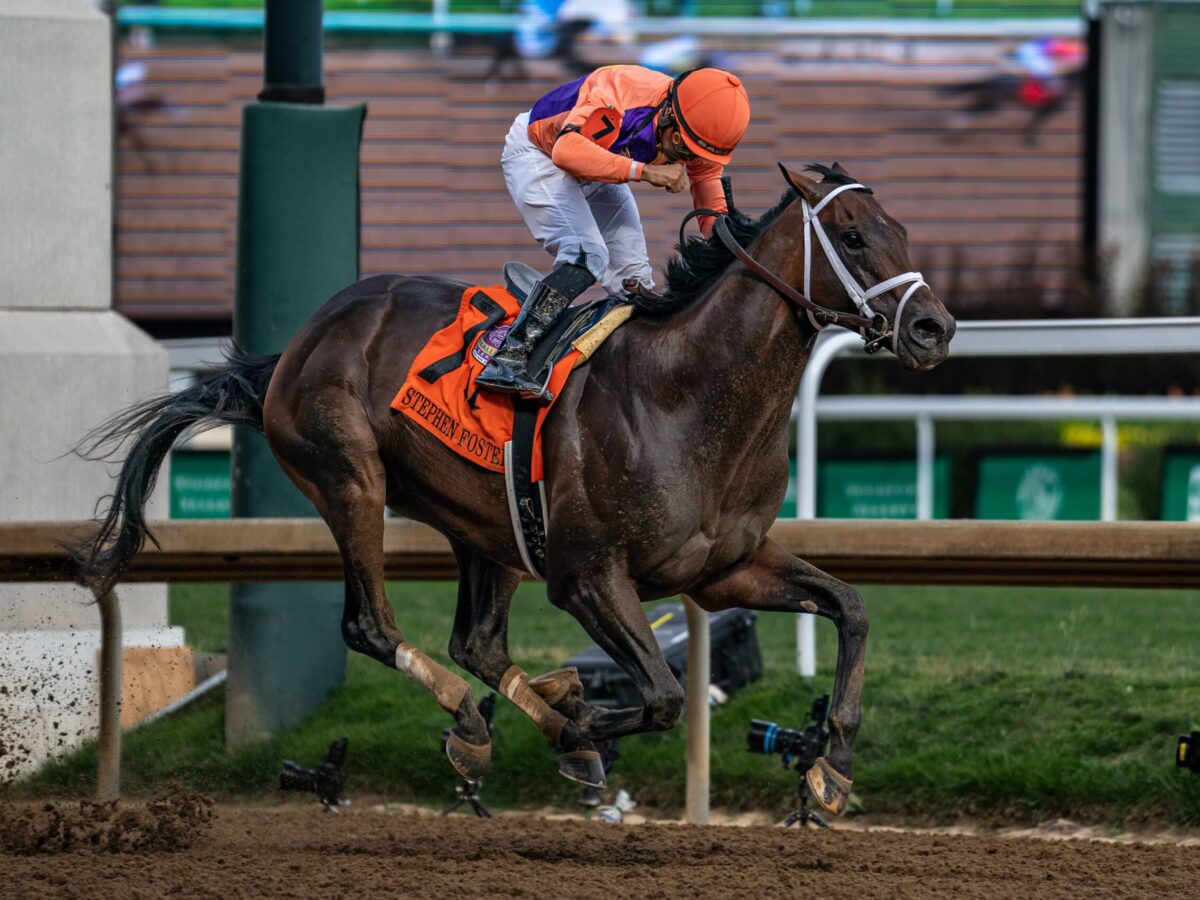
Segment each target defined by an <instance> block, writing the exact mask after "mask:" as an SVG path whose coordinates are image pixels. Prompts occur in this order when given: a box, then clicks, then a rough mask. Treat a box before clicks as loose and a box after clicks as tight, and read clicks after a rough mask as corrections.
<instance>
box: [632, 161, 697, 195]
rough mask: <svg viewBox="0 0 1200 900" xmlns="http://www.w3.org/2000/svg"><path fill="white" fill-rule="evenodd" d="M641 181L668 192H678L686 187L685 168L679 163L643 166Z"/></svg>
mask: <svg viewBox="0 0 1200 900" xmlns="http://www.w3.org/2000/svg"><path fill="white" fill-rule="evenodd" d="M642 181H646V182H649V183H650V184H652V185H654V186H655V187H661V188H666V189H667V191H668V192H669V193H672V194H678V193H679V192H680V191H683V190H686V189H687V186H688V176H687V169H685V168H684V167H683V166H682V165H680V164H679V163H675V164H674V165H669V166H643V167H642Z"/></svg>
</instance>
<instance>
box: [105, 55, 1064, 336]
mask: <svg viewBox="0 0 1200 900" xmlns="http://www.w3.org/2000/svg"><path fill="white" fill-rule="evenodd" d="M1000 51H1001V46H1000V44H999V42H998V41H994V40H992V39H990V38H986V37H984V38H978V39H964V38H954V39H934V38H928V39H917V38H905V39H895V40H890V41H880V40H873V41H870V42H866V43H864V41H863V40H862V39H858V40H855V41H835V40H830V39H816V38H814V39H811V40H803V39H800V40H788V41H786V42H780V43H778V44H776V45H772V46H763V45H761V44H760V45H753V46H746V47H743V48H742V49H741V50H735V51H730V52H729V53H728V54H727V56H726V57H725V58H726V60H727V63H728V64H729V65H730V67H732V68H734V69H735V70H736V71H738V72H739V74H741V75H743V77H744V79H745V81H746V85H747V88H748V90H749V92H750V96H751V99H752V106H753V122H752V125H751V128H750V131H749V133H748V134H747V136H746V139H745V141H744V142H743V144H742V146H741V147H740V148H739V150H738V153H737V156H736V159H735V165H734V166H733V167H732V169H731V173H732V174H733V176H734V188H735V193H736V199H737V201H738V204H739V206H741V207H742V209H743V210H745V211H746V212H748V213H751V214H756V213H758V212H761V211H762V210H764V209H766V208H768V207H769V206H770V205H772V204H773V203H774V202H775V201H776V200H777V199H778V197H779V195H780V193H781V191H782V189H783V186H784V185H783V182H782V180H781V178H780V176H779V174H778V171H777V169H776V167H775V163H776V161H777V160H782V161H785V162H787V163H789V164H791V165H792V166H794V167H800V166H802V165H803V164H804V163H805V162H806V161H814V160H815V161H821V162H826V163H828V162H832V161H833V160H835V159H836V160H838V161H840V162H841V163H842V164H843V165H844V166H846V167H847V168H848V169H849V170H850V171H851V172H852V173H853V174H854V175H855V176H856V177H858V178H859V179H861V180H862V181H864V182H866V183H868V184H870V185H872V186H873V187H874V188H875V190H876V193H877V195H878V196H879V199H880V200H881V201H882V202H883V204H884V205H885V206H886V208H887V209H888V211H889V212H890V213H892V214H893V215H894V216H895V217H896V218H897V219H899V220H900V221H902V222H904V223H905V224H906V226H907V227H908V230H909V235H910V244H911V247H912V256H913V262H914V263H915V264H916V265H917V267H918V268H920V269H921V270H922V271H924V272H925V274H926V276H927V277H928V278H929V280H930V281H931V282H932V283H933V285H934V287H935V289H937V290H938V291H939V293H940V294H941V295H942V296H943V298H944V299H945V300H946V301H947V304H948V306H949V307H950V308H951V310H952V311H954V312H955V313H956V314H958V315H962V316H966V317H972V316H978V315H979V314H980V313H981V312H982V311H983V309H982V307H983V306H984V305H985V304H987V303H988V302H989V301H990V299H991V298H993V297H995V296H996V295H997V293H1004V292H1006V291H1008V292H1013V291H1015V292H1020V291H1027V290H1029V289H1030V285H1031V281H1030V279H1031V278H1034V279H1035V280H1036V282H1037V284H1038V286H1039V287H1040V288H1041V289H1042V295H1041V296H1042V299H1043V301H1045V302H1051V303H1052V302H1054V300H1055V298H1056V297H1058V296H1059V295H1060V294H1061V292H1062V291H1063V290H1064V289H1065V288H1066V287H1067V286H1068V285H1069V284H1070V283H1072V282H1073V281H1074V279H1075V275H1076V271H1077V266H1078V245H1079V241H1080V236H1081V229H1080V224H1079V219H1080V203H1081V191H1080V177H1081V163H1080V155H1081V153H1080V139H1081V132H1082V128H1081V101H1080V98H1079V97H1077V96H1076V97H1073V98H1072V99H1071V101H1070V103H1069V105H1068V107H1067V108H1066V109H1065V110H1064V111H1063V112H1062V113H1060V114H1058V115H1056V116H1055V117H1054V118H1052V119H1051V120H1050V121H1049V122H1048V124H1047V125H1046V127H1045V128H1044V129H1043V130H1042V132H1041V134H1040V136H1039V138H1038V140H1037V141H1036V143H1034V144H1028V143H1026V142H1025V141H1024V140H1023V138H1022V135H1021V130H1022V128H1023V126H1024V124H1025V122H1026V119H1027V116H1028V113H1026V112H1023V111H1018V110H1015V109H1011V108H1010V109H1007V110H1005V111H1003V112H999V113H994V114H989V115H986V116H983V117H981V118H979V119H978V120H977V121H975V122H973V123H972V124H971V125H970V126H969V127H968V128H966V129H964V130H961V131H957V132H951V131H949V130H947V128H946V127H945V125H946V121H947V118H948V116H949V114H950V113H951V112H952V110H953V109H954V108H955V107H956V106H958V105H961V101H960V100H958V99H955V98H948V97H946V96H945V95H943V94H942V93H940V92H939V91H938V90H937V88H938V86H939V85H943V84H947V83H953V82H955V81H962V80H966V79H970V78H975V77H979V76H981V75H983V74H986V73H987V72H989V71H991V70H992V69H991V67H992V65H993V64H994V61H995V60H996V59H997V58H998V56H999V54H1000ZM121 53H122V61H123V62H139V63H142V64H143V65H144V66H145V68H146V79H145V83H144V90H145V92H146V93H148V94H152V95H156V96H160V97H161V98H163V99H165V100H166V101H167V103H168V106H167V108H165V109H159V110H150V111H148V112H145V113H142V114H136V115H135V117H134V118H133V122H134V126H133V127H132V129H130V130H129V131H128V133H126V134H124V135H123V136H122V137H121V139H120V143H119V149H118V157H117V158H118V166H119V177H118V182H117V254H118V256H117V287H116V291H117V298H116V299H117V307H118V309H120V310H121V311H122V312H124V313H125V314H126V315H128V316H130V317H132V318H134V319H136V320H140V321H143V322H151V321H155V320H168V319H174V320H180V319H185V320H192V321H200V320H206V319H207V320H225V319H227V318H228V317H229V316H230V314H231V310H232V303H233V290H234V288H233V286H234V266H235V250H234V235H235V220H236V191H237V154H238V140H239V134H238V131H239V122H240V107H241V106H242V105H243V104H245V103H246V102H249V101H251V100H253V99H254V97H255V94H256V93H257V91H258V89H259V87H260V84H261V51H260V50H259V47H258V44H257V42H256V41H255V40H252V39H242V40H241V42H240V43H239V42H231V41H229V40H224V39H216V38H212V39H209V40H203V39H201V38H194V37H189V39H188V40H187V42H180V41H179V40H173V41H163V42H161V43H160V44H159V45H158V46H157V47H154V48H150V49H134V48H131V47H128V46H123V47H122V50H121ZM604 61H612V60H604ZM486 62H487V59H486V57H485V56H482V55H465V56H452V57H442V56H438V55H435V54H433V53H431V52H429V51H427V50H425V49H423V48H420V47H418V48H413V47H407V48H402V47H398V46H383V45H379V44H376V45H369V46H357V47H337V46H330V47H328V48H327V52H326V59H325V66H326V84H327V89H328V96H329V101H330V102H334V103H337V102H366V103H367V105H368V116H367V122H366V127H365V133H364V141H363V148H362V192H363V194H362V199H363V206H362V248H363V249H362V273H363V275H364V276H365V275H370V274H375V273H380V272H423V273H434V274H443V275H447V276H452V277H455V278H461V279H465V280H470V281H478V282H484V283H494V282H495V281H496V280H498V278H499V272H500V267H501V265H502V264H503V263H504V262H505V261H506V260H508V259H520V260H523V261H525V262H528V263H530V264H532V265H535V266H539V267H544V266H545V265H546V263H547V261H548V257H546V256H545V254H544V253H543V252H542V251H541V250H540V249H539V248H538V247H537V246H536V245H535V244H534V243H533V241H532V239H531V238H530V236H529V235H528V233H527V232H526V230H525V227H524V225H523V224H522V223H521V221H520V219H519V218H518V216H517V213H516V211H515V209H514V208H513V206H512V203H511V201H510V200H509V198H508V195H507V193H506V192H505V188H504V182H503V178H502V176H501V173H500V167H499V156H500V150H501V146H502V144H503V140H504V135H505V133H506V131H507V130H508V128H509V125H510V124H511V121H512V119H513V117H514V116H515V115H516V114H517V113H518V112H520V111H522V110H524V109H528V108H529V106H530V105H531V103H532V101H533V100H535V99H536V98H537V97H538V96H539V95H540V94H541V93H543V92H544V91H545V90H548V89H549V88H551V87H553V86H554V85H555V84H557V83H559V82H561V81H563V80H566V76H564V75H563V74H562V73H561V72H559V71H558V70H557V69H556V68H555V67H554V66H553V65H551V64H543V65H540V66H535V67H531V72H530V75H531V77H530V79H529V80H528V81H524V82H521V83H516V84H507V83H506V84H503V85H501V86H500V87H499V88H498V89H496V90H494V91H487V90H485V88H484V85H483V84H482V83H481V78H480V73H481V72H482V71H483V69H484V68H485V66H486ZM634 191H635V194H636V196H637V198H638V202H639V205H640V207H641V210H642V214H643V221H644V224H645V230H646V234H647V237H648V239H649V246H650V255H651V259H652V261H653V262H654V263H655V264H656V266H661V265H662V263H663V262H664V261H665V259H666V257H667V255H668V254H669V252H670V250H671V246H672V243H673V235H674V233H675V230H676V227H677V223H678V221H679V219H680V217H681V216H682V215H683V213H684V212H686V210H687V207H688V201H687V199H686V195H682V196H668V195H666V194H665V193H663V192H661V191H656V190H653V189H651V188H649V187H648V186H645V185H635V186H634ZM1031 268H1032V269H1035V270H1036V276H1031V275H1030V270H1031Z"/></svg>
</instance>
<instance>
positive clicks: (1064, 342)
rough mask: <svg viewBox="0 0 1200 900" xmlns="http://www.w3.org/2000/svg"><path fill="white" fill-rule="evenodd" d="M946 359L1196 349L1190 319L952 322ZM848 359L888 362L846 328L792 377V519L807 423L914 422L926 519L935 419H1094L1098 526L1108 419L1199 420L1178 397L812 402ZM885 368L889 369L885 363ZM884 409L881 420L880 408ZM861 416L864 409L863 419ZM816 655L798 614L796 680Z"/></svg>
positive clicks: (801, 505)
mask: <svg viewBox="0 0 1200 900" xmlns="http://www.w3.org/2000/svg"><path fill="white" fill-rule="evenodd" d="M950 353H951V355H952V356H954V357H956V358H958V357H967V356H969V357H986V356H1038V357H1041V356H1092V355H1096V356H1110V355H1157V354H1162V353H1200V318H1196V317H1189V318H1183V317H1177V318H1158V319H1052V320H1048V321H1036V320H1028V321H1026V320H1014V321H996V322H959V323H958V332H957V334H956V335H955V337H954V340H953V341H952V342H951V345H950ZM848 356H849V357H857V358H860V359H870V358H875V359H886V358H889V355H888V354H878V355H877V356H875V357H868V356H867V355H866V354H864V353H863V352H862V339H861V338H859V336H858V335H856V334H853V333H851V332H848V331H843V332H838V333H834V332H832V331H827V332H825V333H824V334H822V335H821V336H820V338H818V340H817V345H816V347H815V348H814V349H813V353H812V356H811V357H810V358H809V361H808V366H807V368H806V369H805V371H804V377H803V378H802V379H801V381H800V391H799V394H798V397H797V403H796V514H797V517H798V518H801V519H814V518H816V514H817V421H818V418H819V417H820V416H824V415H826V414H828V415H830V416H833V417H838V418H842V419H853V418H859V419H907V418H911V419H914V421H915V422H916V426H917V456H918V466H917V517H918V518H930V517H931V516H932V513H933V474H932V473H933V455H934V437H933V435H934V430H933V420H934V419H935V418H948V419H956V418H957V419H980V420H984V419H1012V420H1021V419H1037V418H1041V419H1068V420H1069V419H1099V420H1100V423H1101V434H1102V463H1101V476H1102V482H1103V483H1102V488H1101V518H1102V519H1104V520H1106V521H1112V520H1114V519H1116V512H1117V507H1116V497H1117V492H1116V483H1117V466H1116V443H1117V429H1116V421H1117V419H1120V418H1125V419H1156V418H1162V419H1200V405H1198V404H1197V403H1196V402H1195V401H1190V400H1188V401H1185V400H1182V399H1181V400H1179V401H1176V400H1162V399H1159V398H1139V399H1136V400H1134V399H1132V398H1128V397H1126V398H1114V397H1079V398H1019V399H1018V398H1011V397H1008V398H996V397H990V398H989V397H895V396H887V397H854V398H850V397H847V398H839V399H838V400H836V401H833V400H821V399H820V391H821V382H822V380H823V379H824V377H825V372H826V371H827V370H828V368H829V366H830V365H832V363H833V362H834V360H837V359H841V358H845V357H848ZM892 364H893V365H895V361H894V360H892ZM876 404H878V405H876ZM1056 404H1057V405H1056ZM885 407H886V410H887V413H886V414H885V413H884V412H883V410H884V408H885ZM1035 410H1038V411H1037V412H1035ZM852 411H857V412H856V413H855V412H852ZM868 411H871V412H870V413H869V414H868ZM816 659H817V652H816V631H815V627H814V620H813V617H812V616H810V615H807V614H804V613H801V614H800V615H798V616H797V617H796V670H797V672H799V673H800V675H802V676H803V677H805V678H811V677H813V676H814V675H815V674H816V669H817V662H816Z"/></svg>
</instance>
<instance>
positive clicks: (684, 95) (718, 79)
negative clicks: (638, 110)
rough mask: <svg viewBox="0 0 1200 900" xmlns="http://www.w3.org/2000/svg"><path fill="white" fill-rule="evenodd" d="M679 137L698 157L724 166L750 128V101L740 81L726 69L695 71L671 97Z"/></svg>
mask: <svg viewBox="0 0 1200 900" xmlns="http://www.w3.org/2000/svg"><path fill="white" fill-rule="evenodd" d="M667 99H668V100H669V101H670V104H671V112H672V114H673V115H674V116H675V122H676V123H677V124H678V125H679V136H680V137H681V138H683V142H684V144H686V145H687V148H688V149H689V150H691V151H692V152H693V153H695V154H696V155H697V156H700V157H703V158H704V159H708V160H712V161H713V162H715V163H721V164H722V165H724V164H725V163H727V162H729V160H730V159H731V158H732V157H733V150H734V148H735V147H737V144H738V141H740V140H741V139H742V135H743V134H745V133H746V126H747V125H749V124H750V98H749V97H748V96H746V89H745V88H744V87H742V82H741V81H739V80H738V77H737V76H736V75H734V74H732V73H730V72H726V71H725V70H723V69H692V70H691V71H690V72H684V73H683V74H682V75H680V76H679V77H678V78H676V79H675V80H674V81H673V82H672V83H671V89H670V91H669V92H668V94H667Z"/></svg>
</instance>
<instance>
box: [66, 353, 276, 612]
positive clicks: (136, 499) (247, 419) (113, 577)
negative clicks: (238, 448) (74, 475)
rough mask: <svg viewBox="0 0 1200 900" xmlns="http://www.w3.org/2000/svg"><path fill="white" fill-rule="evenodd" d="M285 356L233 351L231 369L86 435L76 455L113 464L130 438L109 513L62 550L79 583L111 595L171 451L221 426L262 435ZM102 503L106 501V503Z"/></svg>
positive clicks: (138, 542)
mask: <svg viewBox="0 0 1200 900" xmlns="http://www.w3.org/2000/svg"><path fill="white" fill-rule="evenodd" d="M278 362H279V356H263V357H251V356H247V355H246V354H244V353H243V352H242V351H241V350H239V349H237V348H236V347H233V348H231V349H229V350H228V351H227V352H226V354H225V364H224V365H223V366H220V367H219V368H216V369H213V370H212V371H210V372H207V373H205V374H204V375H203V376H202V377H201V378H200V380H199V381H198V382H197V383H196V384H194V385H192V386H191V387H189V388H186V389H185V390H182V391H179V392H177V393H173V394H167V395H163V396H160V397H152V398H150V399H149V400H144V401H142V402H141V403H137V404H134V405H133V406H131V407H129V408H128V409H126V410H125V411H124V412H121V413H119V414H118V415H117V416H116V417H115V418H113V419H111V420H110V421H108V422H105V423H104V424H103V425H100V426H98V427H96V428H94V429H93V430H92V431H90V432H88V434H87V435H85V436H84V438H83V440H81V441H80V442H79V444H78V446H76V448H75V453H76V454H77V455H79V456H81V457H83V458H84V459H89V460H111V459H113V458H114V457H115V456H116V454H117V452H118V451H119V450H120V449H121V448H122V447H123V446H124V445H125V443H126V441H127V440H129V439H130V438H132V439H133V443H132V445H131V446H130V448H129V452H128V453H127V454H126V455H125V459H124V461H123V462H122V463H121V471H120V473H119V474H118V475H117V483H116V487H115V489H114V490H113V493H112V495H111V496H110V497H108V498H105V499H107V500H108V501H109V504H108V511H107V512H106V513H105V514H104V517H103V519H101V520H100V524H99V528H98V529H97V530H96V533H95V534H94V535H93V536H92V537H91V538H89V539H88V540H86V541H82V542H80V543H76V544H64V546H65V547H66V549H67V550H68V551H69V552H70V553H71V555H72V557H74V559H75V561H76V563H77V564H78V566H79V573H78V575H79V579H80V581H82V582H83V583H85V584H87V585H88V586H90V587H92V588H93V589H94V590H95V591H96V592H97V596H100V595H101V594H103V593H104V592H105V591H107V590H108V589H109V588H111V587H112V586H113V585H114V584H115V583H116V581H117V579H118V578H120V577H121V575H122V574H123V573H124V572H125V570H126V569H127V568H128V566H129V563H130V561H131V560H132V559H133V558H134V556H136V555H137V553H138V551H139V550H141V549H142V546H143V545H144V544H145V542H146V538H150V540H151V541H154V543H155V546H157V545H158V542H157V541H155V539H154V535H153V534H151V533H150V530H149V529H148V528H147V527H146V518H145V508H146V500H147V498H149V496H150V494H151V492H152V491H153V490H154V483H155V481H157V479H158V470H159V467H160V466H161V465H162V461H163V459H165V458H166V455H167V454H168V453H169V452H170V450H171V447H172V446H174V444H175V442H176V441H177V440H178V439H179V438H180V437H181V436H183V435H185V434H187V435H191V434H198V433H200V432H202V431H207V430H208V429H210V428H214V427H216V426H217V425H222V424H228V425H248V426H250V427H251V428H254V429H255V430H257V431H259V432H261V431H262V430H263V398H264V397H266V393H267V386H268V385H269V384H270V382H271V375H272V373H274V371H275V366H276V364H277V363H278ZM101 502H103V501H101Z"/></svg>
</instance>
